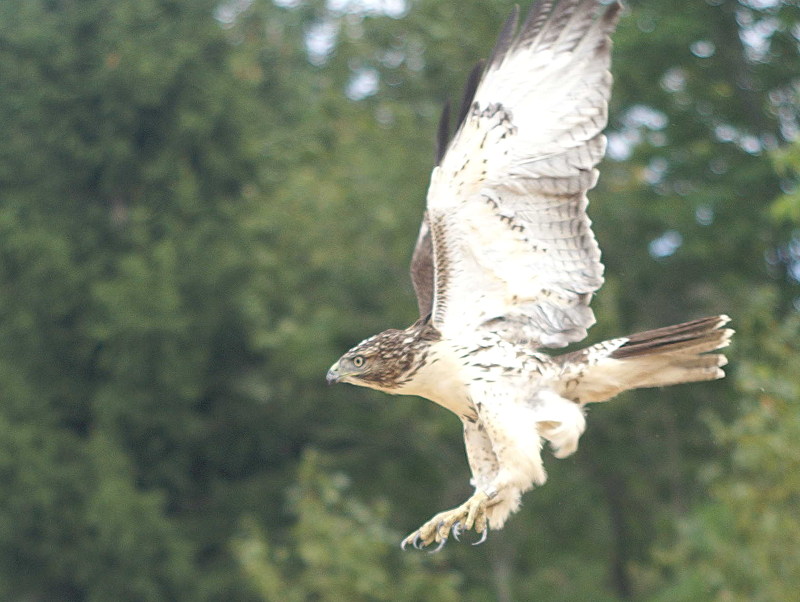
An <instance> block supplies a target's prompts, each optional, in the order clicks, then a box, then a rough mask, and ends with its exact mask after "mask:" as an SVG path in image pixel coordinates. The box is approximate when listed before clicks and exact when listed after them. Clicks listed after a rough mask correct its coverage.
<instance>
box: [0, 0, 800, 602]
mask: <svg viewBox="0 0 800 602" xmlns="http://www.w3.org/2000/svg"><path fill="white" fill-rule="evenodd" d="M510 6H511V3H510V2H505V1H501V0H492V1H481V2H479V1H477V0H475V1H473V0H470V1H464V0H460V1H456V0H409V1H407V2H401V1H397V2H377V1H376V2H355V1H353V2H345V1H344V0H341V1H328V2H325V1H323V0H305V1H304V0H291V1H290V0H282V1H280V2H269V1H268V0H252V1H248V0H241V1H230V2H224V1H222V2H217V1H213V0H137V1H136V2H133V1H130V0H116V1H113V2H112V1H111V0H82V1H81V2H72V1H68V0H6V1H5V2H3V3H0V131H2V132H3V135H2V137H1V138H0V479H1V480H0V483H2V486H0V598H2V599H8V600H22V599H25V600H42V601H48V600H59V601H60V600H79V601H83V600H87V601H88V600H98V601H99V600H112V599H113V600H121V601H124V600H131V601H143V600H144V601H146V600H192V601H194V600H242V601H257V600H423V599H430V600H468V601H471V600H474V601H478V600H486V599H498V600H502V601H506V600H526V599H541V600H570V601H574V600H593V601H596V600H617V599H623V598H634V599H641V600H765V601H766V600H784V599H787V600H788V599H792V598H793V596H794V595H795V592H796V591H797V590H798V587H800V524H798V519H797V516H798V513H799V511H800V480H799V479H798V475H799V474H800V466H799V465H798V463H799V462H800V458H798V455H797V451H796V447H797V446H796V442H797V440H798V436H800V433H798V425H800V407H798V402H797V400H798V396H800V390H799V389H798V380H797V372H795V370H798V366H797V365H796V364H797V358H798V357H799V356H798V348H797V340H798V334H800V333H799V332H798V328H800V322H799V321H798V315H797V307H798V303H800V301H798V299H800V288H799V287H798V280H800V197H798V194H797V188H796V180H797V176H798V173H800V145H798V143H797V142H796V141H795V142H793V140H796V138H797V135H798V131H800V125H799V124H798V121H799V120H800V109H798V106H799V105H800V103H799V102H798V100H799V99H798V94H799V92H798V90H799V89H800V80H798V75H797V64H798V60H800V56H798V55H799V54H800V52H798V44H799V43H800V40H799V39H798V38H800V34H798V22H800V18H799V17H798V15H799V14H800V11H799V10H798V9H800V6H798V3H797V1H796V0H785V1H783V2H779V1H778V0H775V1H765V0H762V1H759V2H756V1H755V0H707V1H705V2H703V1H698V0H676V2H669V3H667V2H662V1H659V0H631V1H630V2H629V3H628V8H627V10H626V11H625V13H624V14H623V18H622V20H621V22H620V26H619V29H618V32H617V34H616V36H615V38H614V40H615V51H614V66H613V71H614V74H615V88H614V97H613V101H612V106H611V119H610V124H609V130H608V134H609V139H610V146H609V156H608V158H607V160H606V161H605V163H604V165H603V169H602V176H601V180H600V184H599V186H598V188H597V189H596V190H595V191H594V192H593V193H592V195H591V206H590V215H591V217H592V219H593V220H594V222H595V231H596V233H597V236H598V239H599V240H600V243H601V247H602V249H603V253H604V254H603V257H604V262H605V264H606V266H607V271H606V275H607V282H606V285H605V286H604V288H603V289H602V290H601V292H600V293H599V295H598V296H597V299H596V300H595V308H596V313H597V315H598V326H596V327H595V328H594V329H593V331H592V333H591V339H592V340H593V341H596V340H600V339H603V338H607V337H610V336H615V335H619V334H623V333H625V332H631V331H634V330H637V329H643V328H648V327H656V326H660V325H665V324H669V323H673V322H677V321H681V320H684V319H689V318H692V317H698V316H701V315H706V314H710V313H715V312H725V313H729V314H730V315H731V316H732V317H733V318H734V327H735V328H737V331H738V333H737V335H736V338H735V344H734V346H733V347H732V348H731V350H730V353H729V356H730V358H731V366H730V368H729V375H730V376H729V378H727V379H725V380H724V381H719V382H715V383H709V384H703V385H692V386H686V387H674V388H670V389H666V390H660V391H642V392H637V393H636V394H629V395H625V396H623V397H621V398H620V399H618V400H616V401H615V402H613V403H610V404H607V405H605V406H602V407H596V408H592V409H591V410H590V415H589V429H588V431H587V433H586V435H585V436H584V437H583V440H582V445H581V449H580V450H579V452H578V453H577V454H576V455H575V456H574V457H571V458H569V459H567V460H564V461H559V462H555V461H553V460H552V459H551V458H547V459H546V463H547V467H548V471H549V473H550V476H551V478H550V481H549V482H548V483H547V485H546V486H545V487H543V488H541V489H539V490H537V491H534V492H532V493H530V494H528V495H527V496H526V498H525V505H524V507H523V509H522V510H521V511H520V512H519V513H518V514H517V515H516V516H515V517H514V518H513V519H512V520H511V521H510V522H509V524H508V526H507V528H506V529H505V530H504V531H502V532H500V533H496V534H493V535H492V536H491V537H490V540H489V541H488V542H487V544H485V545H483V546H480V547H477V548H473V547H471V546H469V545H453V544H451V545H449V546H448V547H447V549H446V550H445V551H443V552H442V553H441V554H439V555H437V556H428V555H425V554H418V553H417V552H416V551H412V552H405V553H401V552H400V551H399V549H397V548H396V546H397V543H398V542H399V539H400V537H401V535H402V534H404V533H405V532H408V531H410V530H412V529H414V528H416V527H417V526H418V525H419V524H420V523H421V522H422V521H423V520H425V519H427V518H428V517H429V516H430V515H432V514H433V512H435V511H438V510H441V509H443V508H445V507H449V506H451V505H453V504H455V503H457V502H460V501H461V499H462V498H463V497H464V496H465V495H466V494H467V492H468V485H467V483H468V473H467V466H466V461H465V458H464V454H463V449H462V445H463V444H462V442H461V440H460V428H459V424H458V421H457V420H455V419H454V418H453V417H452V416H449V415H447V414H446V413H445V412H443V411H441V410H440V409H439V408H437V407H434V406H433V404H430V403H429V402H426V401H424V400H419V399H407V398H390V397H387V396H385V395H381V394H378V393H374V392H370V391H365V390H359V389H356V388H352V387H337V388H334V389H327V388H325V387H324V380H323V379H324V374H325V371H326V369H327V367H328V366H329V365H330V364H331V363H332V362H333V361H334V360H335V359H336V357H338V355H339V354H341V352H343V351H344V350H345V349H347V348H348V347H349V346H351V345H352V344H353V343H355V342H357V341H358V340H360V339H361V338H363V337H364V336H368V335H370V334H374V333H376V332H378V331H380V330H382V329H384V328H387V327H390V326H395V327H402V326H405V325H406V324H408V323H410V322H411V321H412V320H413V319H414V318H415V317H416V316H415V309H416V305H415V303H414V300H413V296H412V291H411V285H410V281H409V278H408V276H407V264H408V259H409V256H410V252H411V248H412V245H413V242H414V239H415V236H416V231H417V228H418V225H419V220H420V217H421V213H422V208H423V201H424V196H425V190H426V187H427V178H428V174H429V170H430V167H431V163H432V157H433V134H434V131H435V127H436V120H437V117H438V114H439V111H440V107H441V105H442V103H443V101H444V99H445V98H447V97H450V98H451V99H453V100H457V97H458V90H459V89H460V86H461V84H462V82H463V81H464V79H465V77H466V74H467V72H468V70H469V68H470V67H471V65H472V64H473V63H474V61H476V60H477V59H478V58H480V57H482V56H485V55H486V54H487V53H488V51H489V50H490V49H491V46H492V44H493V41H494V37H495V35H496V33H497V31H498V29H499V27H500V24H501V23H502V21H503V20H504V18H505V16H506V15H507V13H508V11H509V10H510Z"/></svg>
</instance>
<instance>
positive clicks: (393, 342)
mask: <svg viewBox="0 0 800 602" xmlns="http://www.w3.org/2000/svg"><path fill="white" fill-rule="evenodd" d="M436 340H439V332H438V331H437V330H436V329H435V328H433V326H431V325H430V324H429V323H428V322H427V321H422V320H420V321H419V322H417V323H416V324H414V325H413V326H410V327H409V328H407V329H405V330H395V329H391V330H386V331H384V332H382V333H380V334H376V335H375V336H372V337H370V338H368V339H365V340H364V341H361V342H360V343H359V344H358V345H356V346H355V347H353V348H352V349H351V350H350V351H348V352H347V353H345V354H344V355H343V356H342V357H340V358H339V361H338V362H336V363H335V364H334V365H333V366H331V369H330V370H328V377H327V380H328V384H333V383H339V382H343V383H350V384H353V385H360V386H362V387H370V388H372V389H378V390H380V391H386V392H389V393H396V392H398V389H399V388H401V387H402V386H403V385H405V384H406V383H408V382H409V380H411V379H412V378H413V377H414V375H415V374H416V373H417V372H418V371H419V369H420V368H421V367H422V366H424V365H425V361H426V359H427V355H428V349H429V348H430V345H431V343H432V342H433V341H436Z"/></svg>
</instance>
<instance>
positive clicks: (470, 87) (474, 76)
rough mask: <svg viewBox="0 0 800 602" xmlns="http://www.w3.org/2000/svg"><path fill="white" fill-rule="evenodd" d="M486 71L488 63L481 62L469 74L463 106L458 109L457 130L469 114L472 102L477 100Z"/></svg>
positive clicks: (462, 98) (462, 101)
mask: <svg viewBox="0 0 800 602" xmlns="http://www.w3.org/2000/svg"><path fill="white" fill-rule="evenodd" d="M485 69H486V61H485V60H480V61H478V62H477V63H475V66H474V67H473V68H472V71H470V73H469V77H468V78H467V83H466V84H465V85H464V95H463V96H462V97H461V106H460V107H459V108H458V119H457V121H456V128H459V127H461V124H462V123H464V119H466V117H467V113H469V108H470V106H472V101H473V100H474V98H475V91H476V90H477V89H478V84H479V83H480V82H481V77H482V76H483V72H484V70H485Z"/></svg>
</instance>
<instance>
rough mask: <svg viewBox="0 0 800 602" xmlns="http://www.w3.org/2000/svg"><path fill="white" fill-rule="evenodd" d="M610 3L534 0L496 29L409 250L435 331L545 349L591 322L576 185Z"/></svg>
mask: <svg viewBox="0 0 800 602" xmlns="http://www.w3.org/2000/svg"><path fill="white" fill-rule="evenodd" d="M618 10H619V5H618V4H616V3H615V4H611V5H608V6H603V5H598V3H597V2H596V1H594V0H561V1H560V2H557V3H555V2H551V1H547V0H545V1H542V2H540V3H539V4H538V5H536V6H535V7H534V8H533V9H532V11H531V14H530V15H529V17H528V19H527V21H526V22H525V23H524V24H523V25H522V27H521V28H519V30H518V31H517V26H516V12H515V14H513V15H512V18H511V19H510V20H509V22H508V23H507V25H506V28H505V30H504V32H503V34H501V37H500V40H499V41H498V44H497V47H496V49H495V52H494V54H493V56H492V58H491V59H490V60H489V63H488V66H487V68H486V70H485V72H484V73H483V77H482V78H481V80H480V83H479V84H478V86H477V89H476V91H475V95H474V98H473V101H472V103H471V104H470V105H469V108H468V110H467V111H466V115H465V116H464V119H463V121H462V123H461V125H460V127H459V129H458V131H457V132H456V134H455V136H454V138H453V140H452V142H451V143H450V145H449V146H448V148H447V151H446V152H445V154H444V157H443V158H442V160H441V161H440V163H439V165H438V166H437V167H436V168H435V169H434V171H433V174H432V177H431V184H430V187H429V190H428V199H427V218H426V219H427V226H426V225H423V232H421V236H420V242H419V244H418V249H417V251H416V252H415V259H417V261H416V263H417V264H419V263H421V262H420V261H419V258H420V257H421V256H424V253H423V252H421V249H423V248H424V245H425V244H427V245H429V246H430V247H431V250H432V251H433V253H432V255H433V265H434V277H433V288H434V290H433V300H432V312H433V315H432V318H433V322H434V325H435V326H436V327H437V328H439V330H441V331H442V333H443V334H444V335H445V336H458V335H459V334H460V333H463V332H464V330H465V329H473V330H474V329H478V328H481V327H483V326H486V325H491V326H492V328H493V329H494V330H500V331H501V332H504V333H505V334H506V335H507V336H508V337H509V338H510V339H515V340H520V339H524V340H527V341H531V342H536V343H538V344H541V345H545V346H550V347H559V346H563V345H566V344H568V343H570V342H572V341H577V340H580V339H582V338H583V337H584V336H586V329H587V328H588V327H589V326H591V325H592V324H593V323H594V315H593V313H592V311H591V309H590V308H589V301H590V300H591V295H592V293H593V292H594V291H596V290H597V289H598V288H599V287H600V285H601V284H602V282H603V278H602V273H603V266H602V264H601V263H600V250H599V248H598V245H597V242H596V240H595V238H594V235H593V233H592V231H591V227H590V226H591V222H590V221H589V218H588V217H587V215H586V205H587V199H586V191H587V190H589V189H590V188H592V187H593V186H594V185H595V183H596V181H597V171H596V169H595V166H596V165H597V163H598V162H599V161H600V159H601V158H602V157H603V154H604V151H605V138H604V136H603V135H602V133H601V132H602V129H603V128H604V127H605V125H606V121H607V103H608V97H609V94H610V88H611V75H610V73H609V64H610V41H609V33H610V31H611V30H612V29H613V26H614V24H615V22H616V16H617V13H618ZM426 228H429V229H430V235H429V236H428V237H427V238H426V236H425V235H424V231H425V229H426ZM412 270H413V268H412ZM418 282H419V278H417V279H416V280H415V286H416V285H417V284H418ZM419 288H420V287H418V294H419V293H420V290H419ZM422 288H424V287H422ZM422 292H424V291H422ZM424 305H425V304H424V303H423V302H422V300H421V301H420V310H421V311H423V310H424Z"/></svg>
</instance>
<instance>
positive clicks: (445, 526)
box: [400, 491, 490, 552]
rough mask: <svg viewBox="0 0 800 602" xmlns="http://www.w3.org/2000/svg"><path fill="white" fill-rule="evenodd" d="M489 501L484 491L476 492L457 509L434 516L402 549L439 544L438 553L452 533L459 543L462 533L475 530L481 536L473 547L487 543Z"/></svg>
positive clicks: (404, 542) (405, 540)
mask: <svg viewBox="0 0 800 602" xmlns="http://www.w3.org/2000/svg"><path fill="white" fill-rule="evenodd" d="M489 500H490V498H489V496H488V495H486V494H485V493H484V492H483V491H476V492H475V493H474V494H473V495H472V497H471V498H469V499H468V500H467V501H466V502H464V503H463V504H461V505H460V506H458V507H457V508H453V509H452V510H446V511H445V512H440V513H439V514H437V515H436V516H434V517H433V518H432V519H431V520H429V521H428V522H427V523H425V524H424V525H422V526H421V527H420V528H419V529H418V530H417V531H414V532H413V533H412V534H411V535H409V536H408V537H406V538H405V539H404V540H403V543H401V544H400V547H401V548H402V549H404V550H405V549H406V546H407V545H409V544H410V545H412V546H414V547H415V548H417V549H418V550H421V549H422V548H424V547H425V546H428V545H430V544H432V543H434V542H437V543H438V544H439V545H438V546H437V547H436V549H435V550H433V551H434V552H438V551H439V550H441V549H442V547H443V546H444V544H445V543H447V538H448V537H450V533H451V532H452V533H453V537H455V539H456V541H458V538H459V537H460V535H461V533H463V532H464V531H469V530H470V529H475V532H476V533H480V534H481V538H480V540H479V541H477V542H475V543H474V544H472V545H478V544H480V543H483V542H484V541H486V536H487V535H489V525H488V524H487V523H486V507H487V502H488V501H489Z"/></svg>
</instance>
